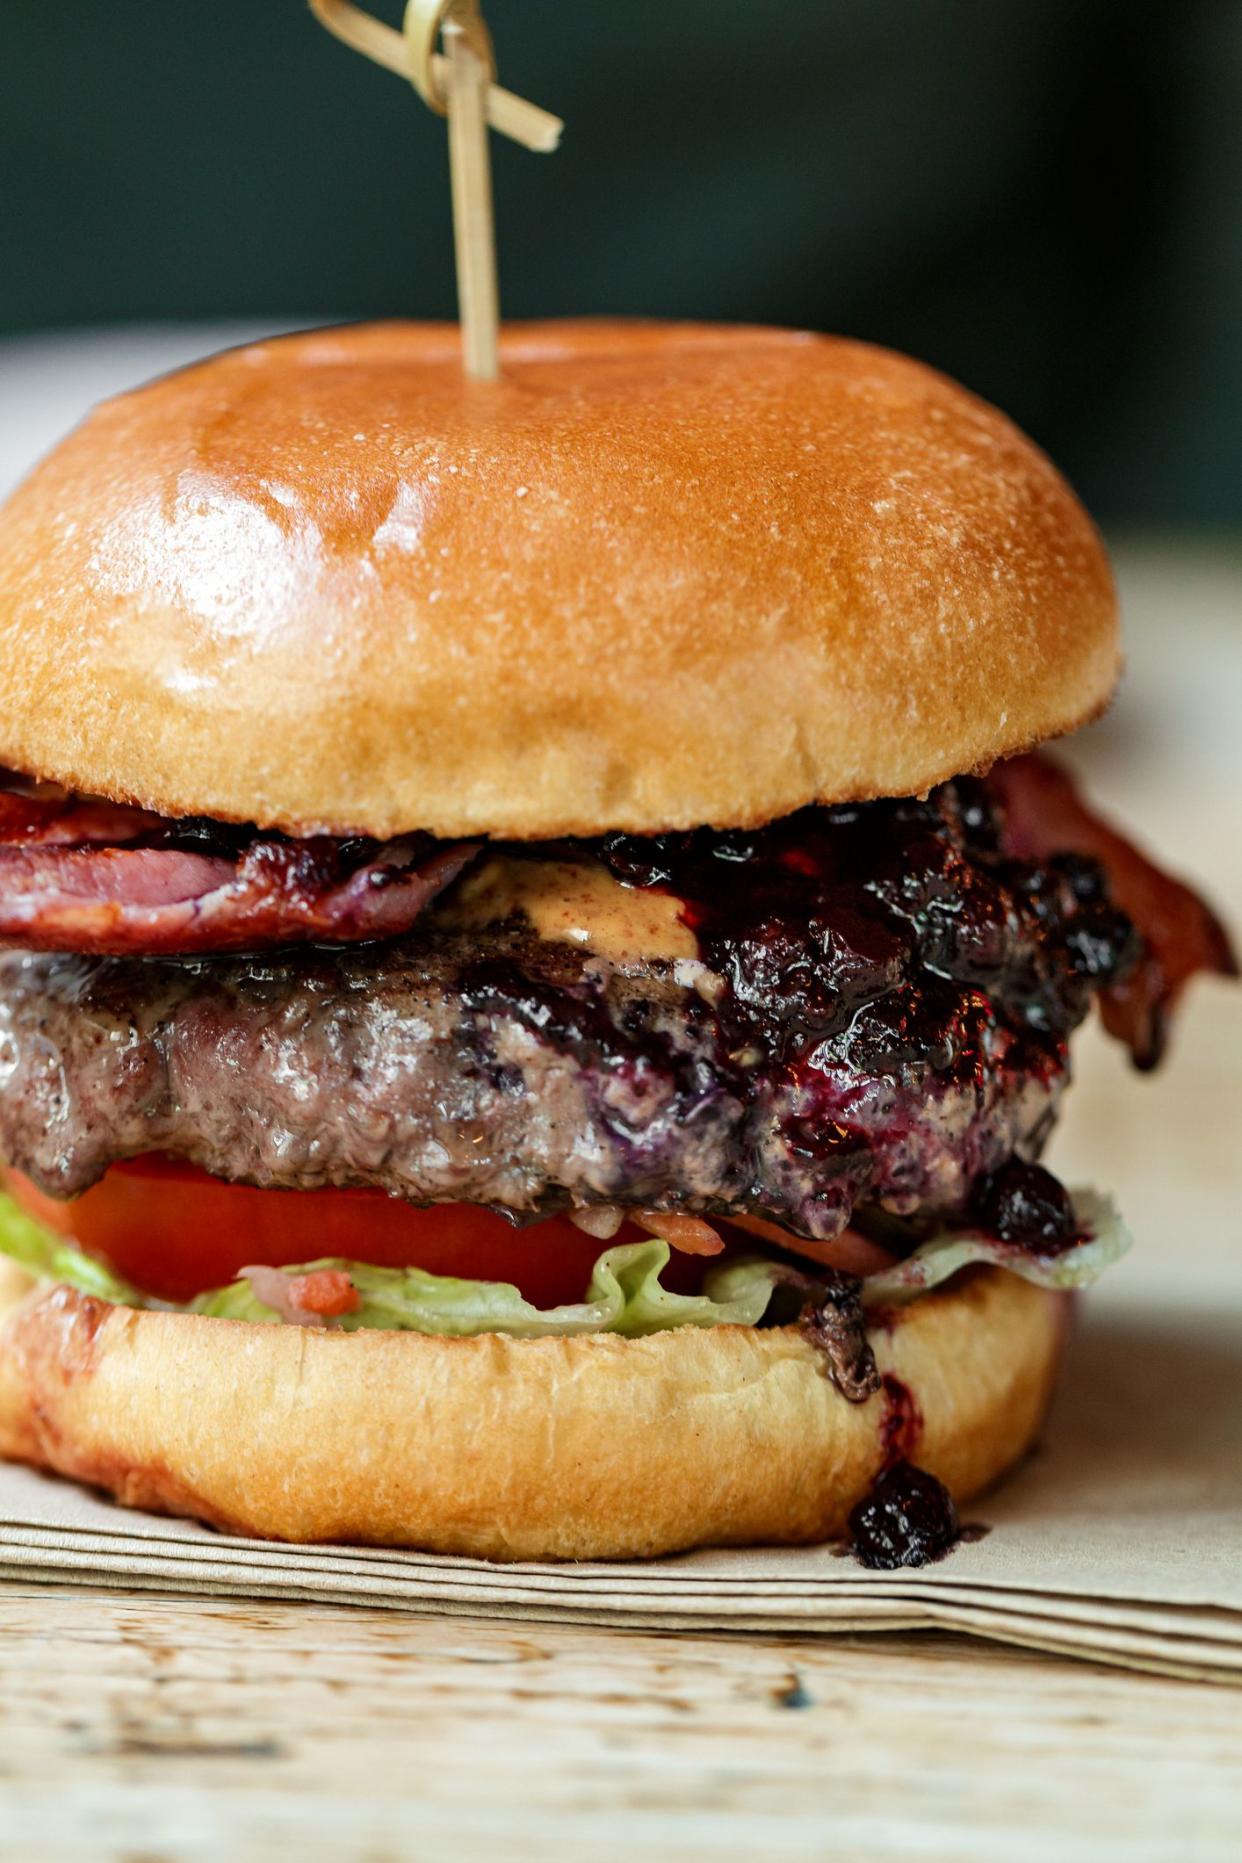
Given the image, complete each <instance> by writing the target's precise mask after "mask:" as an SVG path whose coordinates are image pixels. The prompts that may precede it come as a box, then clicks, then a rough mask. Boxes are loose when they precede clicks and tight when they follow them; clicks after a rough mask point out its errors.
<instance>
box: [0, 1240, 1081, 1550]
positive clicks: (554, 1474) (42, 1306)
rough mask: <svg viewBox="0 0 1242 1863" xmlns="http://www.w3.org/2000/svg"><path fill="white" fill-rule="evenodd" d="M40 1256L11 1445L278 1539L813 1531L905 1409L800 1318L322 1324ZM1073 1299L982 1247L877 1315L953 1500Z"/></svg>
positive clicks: (469, 1539)
mask: <svg viewBox="0 0 1242 1863" xmlns="http://www.w3.org/2000/svg"><path fill="white" fill-rule="evenodd" d="M19 1282H20V1277H13V1278H11V1279H10V1281H9V1283H8V1285H7V1286H6V1287H5V1288H4V1289H2V1290H0V1300H3V1301H4V1302H6V1303H7V1305H6V1308H5V1311H4V1316H3V1320H2V1322H0V1455H3V1456H6V1457H8V1458H10V1459H15V1460H19V1461H24V1462H29V1463H32V1464H34V1465H35V1466H36V1467H41V1468H49V1469H54V1470H57V1471H58V1472H59V1473H61V1474H64V1475H70V1476H74V1477H76V1478H77V1479H78V1480H81V1481H86V1482H91V1483H94V1484H96V1485H97V1486H99V1487H101V1488H106V1489H108V1490H110V1491H111V1492H112V1493H114V1494H115V1495H117V1496H118V1497H119V1499H120V1500H122V1501H123V1502H125V1503H127V1504H128V1505H130V1506H136V1507H144V1508H152V1509H158V1510H160V1511H163V1512H167V1513H173V1514H184V1515H190V1516H193V1517H195V1518H198V1519H202V1520H207V1521H210V1522H212V1523H213V1524H215V1525H216V1526H218V1527H221V1528H223V1529H225V1530H226V1531H229V1532H233V1533H239V1534H246V1535H254V1536H258V1537H262V1538H272V1539H284V1540H318V1541H352V1542H355V1543H362V1544H375V1545H390V1546H409V1547H419V1548H423V1549H425V1550H427V1551H431V1552H437V1553H454V1554H467V1555H474V1556H478V1557H484V1558H488V1559H617V1558H633V1557H639V1556H643V1555H647V1554H657V1553H669V1552H677V1551H680V1550H683V1549H685V1548H688V1547H693V1546H711V1545H729V1544H734V1545H745V1544H749V1543H762V1542H766V1543H768V1544H778V1543H800V1542H812V1541H818V1540H823V1539H825V1538H831V1537H833V1536H835V1535H837V1534H839V1533H841V1532H843V1531H844V1529H845V1526H846V1521H847V1517H848V1515H849V1512H850V1509H851V1508H852V1507H853V1506H854V1504H855V1502H857V1501H858V1500H859V1499H860V1498H861V1497H862V1496H863V1495H864V1494H865V1493H866V1491H867V1489H868V1487H869V1486H870V1484H871V1482H872V1480H873V1478H874V1477H875V1475H876V1474H877V1473H878V1472H879V1470H880V1468H881V1466H882V1463H883V1457H884V1442H885V1438H886V1435H887V1434H888V1433H889V1431H888V1420H889V1419H890V1418H891V1416H892V1412H891V1410H890V1407H889V1405H890V1399H889V1398H888V1397H887V1396H886V1395H884V1394H881V1395H878V1396H875V1397H872V1398H870V1399H869V1400H868V1401H867V1402H866V1403H865V1404H862V1405H852V1404H849V1403H847V1402H846V1401H845V1399H844V1398H843V1397H841V1395H840V1394H839V1393H838V1391H837V1390H836V1388H835V1386H834V1385H833V1384H832V1383H831V1382H830V1381H829V1379H828V1377H827V1376H826V1374H825V1370H824V1366H823V1361H822V1360H821V1359H820V1357H819V1356H818V1354H817V1353H816V1352H815V1351H814V1349H813V1348H812V1347H811V1346H810V1345H809V1344H808V1343H807V1342H806V1340H805V1339H804V1338H803V1337H802V1335H801V1334H800V1333H799V1332H798V1331H797V1330H796V1329H793V1328H774V1329H771V1330H766V1331H765V1330H756V1329H755V1328H750V1327H737V1326H722V1327H719V1328H716V1329H714V1330H709V1331H696V1330H693V1329H690V1328H686V1329H684V1330H681V1331H678V1332H664V1333H656V1334H653V1335H651V1336H650V1337H648V1338H645V1339H632V1340H631V1339H621V1338H618V1337H616V1336H615V1335H608V1334H603V1335H597V1336H593V1337H586V1338H577V1339H540V1340H521V1339H510V1338H506V1337H503V1336H501V1335H498V1334H489V1335H487V1336H484V1337H481V1338H474V1339H436V1338H426V1337H422V1336H419V1335H416V1334H412V1333H389V1332H357V1333H339V1332H317V1331H306V1330H303V1329H301V1328H296V1327H292V1326H258V1325H247V1324H244V1323H240V1322H236V1321H231V1320H219V1319H201V1318H197V1317H192V1316H187V1315H183V1314H173V1313H159V1312H137V1311H134V1310H131V1309H128V1308H124V1307H112V1306H107V1305H105V1304H104V1303H102V1302H100V1301H97V1300H93V1299H89V1298H87V1297H86V1296H83V1295H81V1294H77V1293H74V1292H72V1291H71V1290H70V1289H68V1288H66V1287H58V1288H53V1289H51V1290H49V1291H44V1292H36V1293H33V1294H31V1293H24V1292H23V1290H22V1287H21V1286H20V1285H19ZM27 1285H28V1284H27ZM1067 1300H1068V1296H1066V1295H1063V1294H1051V1293H1048V1292H1045V1291H1043V1290H1041V1289H1038V1288H1035V1287H1032V1286H1031V1285H1029V1284H1028V1283H1027V1282H1025V1281H1021V1280H1018V1279H1017V1278H1016V1277H1014V1276H1012V1275H1009V1274H1005V1273H1003V1272H1001V1271H999V1270H996V1269H984V1270H977V1271H972V1272H970V1273H969V1274H967V1275H965V1276H963V1277H960V1278H959V1279H958V1280H957V1281H955V1282H954V1283H952V1284H951V1285H950V1286H949V1287H948V1288H946V1289H944V1290H942V1291H939V1292H936V1293H932V1294H929V1295H926V1296H924V1297H923V1298H921V1299H919V1300H917V1301H915V1302H914V1303H912V1304H911V1305H909V1306H907V1307H904V1308H900V1309H896V1310H894V1311H893V1312H892V1313H891V1314H890V1315H888V1316H886V1318H885V1323H884V1324H883V1325H882V1326H877V1329H876V1331H875V1334H874V1337H873V1344H874V1347H875V1352H876V1357H877V1360H878V1362H879V1365H880V1369H881V1371H882V1372H884V1373H886V1374H889V1375H890V1376H891V1377H895V1378H897V1379H899V1380H900V1382H901V1384H902V1385H903V1386H904V1387H905V1388H906V1389H907V1390H908V1392H909V1393H910V1396H911V1398H912V1399H913V1403H914V1406H916V1407H917V1414H918V1415H919V1416H921V1419H922V1424H921V1429H919V1430H918V1433H917V1438H916V1439H913V1438H912V1439H910V1440H907V1441H905V1442H904V1443H902V1444H901V1445H900V1446H901V1447H902V1448H904V1450H905V1451H906V1453H908V1454H909V1455H910V1456H912V1457H914V1458H916V1459H917V1461H918V1463H919V1465H920V1466H921V1467H924V1468H926V1469H929V1470H930V1471H931V1472H932V1473H933V1474H935V1475H937V1476H939V1478H940V1479H941V1480H942V1481H943V1482H945V1483H946V1485H947V1486H948V1487H949V1488H950V1490H951V1491H952V1493H953V1494H954V1496H955V1498H956V1499H957V1500H958V1501H959V1502H967V1501H969V1500H970V1499H971V1498H972V1497H973V1496H975V1495H976V1494H978V1493H979V1492H980V1491H981V1490H982V1489H984V1488H986V1487H987V1486H988V1485H989V1483H991V1482H992V1481H994V1480H995V1479H996V1478H997V1477H998V1476H999V1475H1001V1474H1002V1473H1003V1472H1004V1470H1005V1469H1007V1468H1008V1467H1009V1466H1010V1465H1011V1464H1012V1463H1013V1462H1015V1461H1016V1460H1017V1459H1018V1458H1019V1457H1020V1456H1021V1455H1022V1454H1023V1453H1024V1451H1025V1450H1026V1449H1027V1448H1028V1447H1029V1446H1030V1444H1031V1442H1032V1440H1033V1439H1034V1437H1035V1435H1036V1432H1037V1431H1038V1429H1039V1427H1040V1424H1041V1422H1042V1420H1043V1416H1044V1413H1045V1410H1046V1408H1047V1405H1048V1401H1049V1398H1050V1395H1051V1392H1052V1386H1053V1380H1054V1377H1055V1373H1056V1367H1057V1361H1058V1358H1059V1354H1060V1346H1061V1340H1062V1335H1063V1331H1064V1324H1065V1314H1066V1310H1067Z"/></svg>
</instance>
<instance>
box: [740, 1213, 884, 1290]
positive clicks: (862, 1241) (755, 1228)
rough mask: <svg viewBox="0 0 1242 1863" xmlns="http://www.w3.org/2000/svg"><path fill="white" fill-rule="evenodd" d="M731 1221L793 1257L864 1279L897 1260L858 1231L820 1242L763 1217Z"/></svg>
mask: <svg viewBox="0 0 1242 1863" xmlns="http://www.w3.org/2000/svg"><path fill="white" fill-rule="evenodd" d="M729 1222H730V1224H731V1225H732V1227H733V1228H735V1229H746V1230H748V1231H749V1232H750V1234H751V1235H755V1236H762V1237H763V1239H764V1241H765V1242H774V1243H775V1244H776V1246H777V1247H778V1248H783V1249H787V1250H788V1252H789V1253H790V1254H791V1255H801V1256H803V1257H804V1259H805V1260H807V1261H813V1262H815V1264H816V1265H817V1266H818V1267H821V1268H833V1269H835V1270H836V1271H837V1272H838V1273H839V1274H854V1275H857V1276H859V1278H860V1279H865V1278H866V1276H867V1275H869V1274H879V1273H881V1272H882V1271H883V1270H884V1269H885V1268H891V1267H892V1265H893V1263H894V1262H895V1261H896V1260H897V1257H896V1256H895V1255H894V1254H893V1253H892V1252H891V1251H890V1250H889V1249H886V1248H881V1246H880V1244H879V1243H878V1242H872V1241H871V1239H870V1238H869V1237H868V1236H864V1235H859V1233H858V1231H857V1229H843V1230H842V1231H841V1234H840V1235H839V1236H834V1237H833V1239H832V1240H831V1241H830V1242H816V1241H814V1240H813V1239H812V1238H811V1237H809V1236H796V1235H794V1234H793V1233H792V1231H791V1230H788V1229H782V1228H781V1226H780V1224H779V1223H770V1222H768V1221H767V1220H766V1219H765V1218H764V1217H762V1216H731V1217H730V1218H729Z"/></svg>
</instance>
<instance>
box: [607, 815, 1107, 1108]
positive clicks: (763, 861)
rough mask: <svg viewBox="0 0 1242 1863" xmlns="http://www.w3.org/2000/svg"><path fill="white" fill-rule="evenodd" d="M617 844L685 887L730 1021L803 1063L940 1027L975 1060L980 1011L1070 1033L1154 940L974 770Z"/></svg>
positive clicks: (632, 882)
mask: <svg viewBox="0 0 1242 1863" xmlns="http://www.w3.org/2000/svg"><path fill="white" fill-rule="evenodd" d="M599 852H600V854H601V855H602V857H603V859H604V860H605V861H606V862H607V864H608V865H609V866H610V867H611V869H612V871H613V873H614V874H615V875H616V876H617V878H618V879H620V880H621V881H622V882H623V883H624V884H626V885H629V886H650V887H658V888H660V889H661V890H664V891H667V892H670V893H672V894H674V895H675V896H676V897H677V898H678V899H680V900H683V901H684V902H685V910H684V913H683V916H684V918H685V921H686V923H687V924H688V925H689V926H690V927H691V928H692V929H693V930H694V932H695V933H696V934H697V936H698V939H699V943H700V947H701V949H702V953H703V957H704V959H705V961H706V962H707V963H708V964H709V965H710V966H711V967H712V969H714V970H716V971H717V972H718V973H719V974H720V975H722V976H723V977H724V978H725V979H726V982H727V985H728V995H727V998H726V1001H725V1004H724V1005H723V1006H722V1021H723V1023H724V1024H725V1026H726V1029H727V1030H728V1031H729V1032H730V1033H731V1034H733V1035H734V1036H735V1037H736V1038H738V1039H739V1040H753V1039H754V1038H755V1037H756V1035H757V1034H759V1033H762V1034H763V1036H764V1037H765V1038H766V1040H767V1042H768V1044H769V1045H770V1046H771V1047H773V1048H774V1049H776V1050H778V1051H780V1052H781V1053H783V1054H785V1055H787V1056H788V1057H790V1059H791V1060H792V1061H793V1062H794V1063H795V1064H796V1062H797V1061H798V1060H799V1059H802V1058H805V1057H806V1056H807V1055H808V1054H810V1053H815V1052H817V1051H818V1050H820V1049H822V1048H824V1046H825V1045H827V1046H828V1047H829V1048H831V1049H832V1050H833V1051H834V1052H836V1051H840V1052H843V1053H844V1052H849V1053H850V1054H851V1055H852V1056H853V1057H854V1058H856V1059H857V1060H858V1061H860V1062H862V1063H863V1064H867V1065H870V1064H873V1063H874V1062H877V1061H883V1062H886V1063H892V1062H893V1061H897V1060H899V1059H900V1058H901V1057H902V1056H903V1055H904V1054H907V1053H910V1054H916V1053H921V1052H923V1051H924V1050H925V1048H926V1047H927V1045H928V1042H929V1040H930V1041H932V1042H935V1041H937V1040H939V1041H942V1042H943V1041H949V1042H950V1043H951V1044H953V1043H955V1042H956V1043H957V1044H958V1045H961V1046H962V1047H963V1055H962V1061H963V1065H966V1066H969V1065H970V1057H969V1056H968V1054H967V1053H966V1052H965V1050H966V1049H967V1048H969V1045H970V1038H969V1034H968V1033H967V1030H966V1028H965V1027H964V1026H963V1024H964V1023H969V1022H970V1020H971V1015H972V1012H973V1014H974V1016H975V1017H983V1018H984V1019H986V1018H987V1015H988V1012H989V1011H990V1012H991V1013H992V1014H994V1015H996V1016H998V1017H999V1018H1000V1019H1001V1020H1002V1021H1003V1022H1004V1024H1005V1025H1006V1027H1007V1028H1008V1030H1009V1031H1010V1032H1011V1033H1012V1034H1013V1035H1014V1036H1015V1037H1016V1038H1026V1039H1027V1040H1028V1042H1030V1041H1032V1040H1033V1041H1034V1042H1035V1043H1036V1044H1038V1043H1040V1042H1049V1041H1050V1042H1052V1043H1054V1044H1055V1043H1058V1042H1062V1041H1064V1039H1065V1038H1066V1036H1068V1035H1069V1033H1070V1032H1071V1030H1073V1029H1074V1028H1075V1027H1076V1026H1077V1024H1078V1023H1079V1022H1080V1021H1081V1020H1082V1018H1083V1016H1084V1015H1085V1014H1086V1011H1087V1008H1088V1006H1089V1003H1090V999H1091V995H1092V992H1093V991H1094V990H1096V989H1099V988H1102V987H1103V986H1104V985H1106V984H1109V983H1112V982H1115V981H1116V980H1117V979H1118V978H1120V977H1121V976H1123V975H1124V974H1125V973H1126V972H1127V971H1128V970H1129V969H1130V967H1131V966H1132V965H1133V964H1134V963H1135V962H1136V961H1137V958H1138V956H1139V952H1140V948H1141V945H1140V940H1139V937H1138V934H1137V932H1136V931H1135V929H1134V927H1133V926H1132V924H1131V923H1130V921H1129V919H1127V918H1126V917H1125V915H1124V914H1123V913H1121V912H1118V911H1117V910H1116V909H1115V908H1114V907H1113V906H1112V904H1111V903H1110V900H1109V897H1108V888H1107V882H1106V880H1105V877H1104V872H1103V869H1102V868H1101V867H1100V865H1099V864H1098V863H1097V862H1095V861H1092V860H1087V859H1084V858H1082V857H1081V856H1079V855H1063V856H1056V857H1055V858H1053V859H1052V860H1050V861H1048V862H1047V863H1045V864H1039V863H1036V862H1033V861H1021V860H1014V859H1011V858H1008V857H1007V856H1006V855H1004V853H1003V852H1002V850H1001V836H1000V824H999V821H998V819H997V817H996V814H995V812H994V809H993V807H992V805H991V801H990V798H989V796H988V792H987V790H986V788H985V787H984V785H983V784H982V783H979V782H976V781H973V780H971V779H968V778H959V779H958V780H957V781H956V782H953V783H946V784H943V785H941V787H940V788H939V789H936V790H934V791H933V792H932V794H931V795H930V796H929V797H928V799H927V800H926V801H923V802H920V801H917V800H906V801H897V802H868V803H863V804H854V805H851V806H848V807H837V808H812V809H803V810H801V811H800V812H799V813H798V814H796V815H791V816H788V817H787V818H785V819H784V820H783V821H779V822H776V823H773V824H772V825H771V826H769V827H767V828H763V829H760V830H757V831H755V832H754V833H738V832H727V833H715V832H712V831H710V830H699V831H697V832H695V833H691V834H683V835H661V836H655V837H651V838H640V837H637V836H631V835H609V836H607V837H605V839H604V840H603V841H602V842H601V843H600V844H599ZM963 992H965V993H966V997H965V1000H963ZM871 1071H874V1069H873V1066H872V1067H871Z"/></svg>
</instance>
